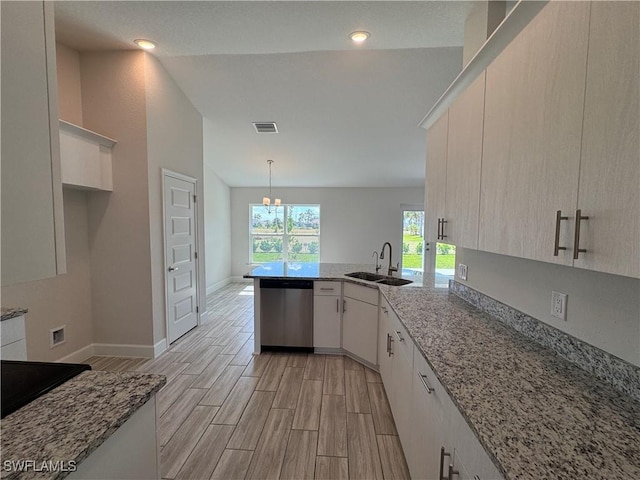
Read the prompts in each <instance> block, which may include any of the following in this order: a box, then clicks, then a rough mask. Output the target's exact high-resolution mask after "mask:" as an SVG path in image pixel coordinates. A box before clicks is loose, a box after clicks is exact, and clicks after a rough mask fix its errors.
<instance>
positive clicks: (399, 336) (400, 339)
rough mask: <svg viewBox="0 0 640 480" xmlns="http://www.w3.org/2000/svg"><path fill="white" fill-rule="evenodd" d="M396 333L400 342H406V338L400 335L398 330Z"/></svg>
mask: <svg viewBox="0 0 640 480" xmlns="http://www.w3.org/2000/svg"><path fill="white" fill-rule="evenodd" d="M395 332H396V337H398V340H399V341H401V342H404V338H403V337H402V336H401V335H400V332H399V331H398V330H396V331H395Z"/></svg>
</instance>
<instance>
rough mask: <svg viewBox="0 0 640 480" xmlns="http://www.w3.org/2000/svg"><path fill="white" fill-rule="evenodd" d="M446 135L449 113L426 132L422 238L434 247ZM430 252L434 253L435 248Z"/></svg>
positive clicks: (442, 196) (442, 203)
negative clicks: (423, 235)
mask: <svg viewBox="0 0 640 480" xmlns="http://www.w3.org/2000/svg"><path fill="white" fill-rule="evenodd" d="M448 134H449V112H448V111H447V112H445V113H444V114H443V115H442V116H441V117H440V118H439V119H438V120H436V122H435V123H434V124H433V125H432V126H431V128H429V130H428V131H427V164H426V170H425V189H424V196H425V202H424V213H425V223H424V234H425V237H424V238H425V241H426V242H430V243H431V244H432V245H433V246H434V247H435V242H436V240H438V238H439V236H440V226H441V224H440V222H441V220H442V218H443V217H444V206H445V188H446V178H447V139H448ZM431 251H432V252H433V251H435V248H432V249H431Z"/></svg>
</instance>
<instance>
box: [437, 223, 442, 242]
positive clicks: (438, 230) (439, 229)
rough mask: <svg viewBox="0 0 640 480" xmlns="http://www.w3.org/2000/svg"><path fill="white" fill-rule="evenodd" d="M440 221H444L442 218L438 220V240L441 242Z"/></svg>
mask: <svg viewBox="0 0 640 480" xmlns="http://www.w3.org/2000/svg"><path fill="white" fill-rule="evenodd" d="M440 220H442V219H441V218H439V219H438V236H437V237H436V238H437V240H440Z"/></svg>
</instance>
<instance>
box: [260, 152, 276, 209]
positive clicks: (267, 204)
mask: <svg viewBox="0 0 640 480" xmlns="http://www.w3.org/2000/svg"><path fill="white" fill-rule="evenodd" d="M267 163H268V164H269V196H268V197H262V205H264V206H265V207H267V211H268V212H269V213H271V165H272V164H273V160H267ZM273 205H274V207H276V208H278V207H279V206H280V199H279V198H274V200H273Z"/></svg>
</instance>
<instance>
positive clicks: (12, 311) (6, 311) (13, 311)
mask: <svg viewBox="0 0 640 480" xmlns="http://www.w3.org/2000/svg"><path fill="white" fill-rule="evenodd" d="M28 311H29V310H27V309H26V308H22V307H2V308H1V309H0V313H1V314H2V315H1V316H0V322H4V321H5V320H9V319H11V318H15V317H19V316H20V315H24V314H25V313H27V312H28Z"/></svg>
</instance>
